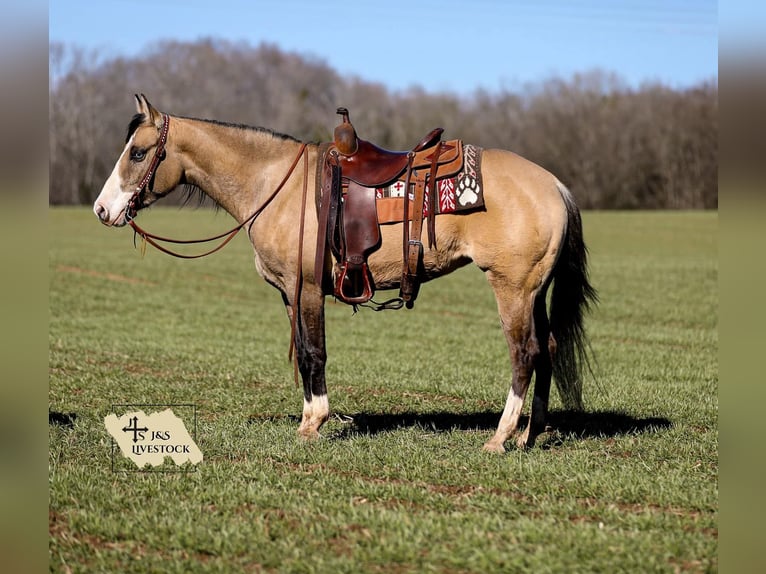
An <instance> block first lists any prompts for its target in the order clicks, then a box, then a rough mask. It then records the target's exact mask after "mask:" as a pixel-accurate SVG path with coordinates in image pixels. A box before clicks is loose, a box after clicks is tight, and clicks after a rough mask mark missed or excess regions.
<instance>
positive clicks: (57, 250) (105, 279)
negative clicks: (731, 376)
mask: <svg viewBox="0 0 766 574" xmlns="http://www.w3.org/2000/svg"><path fill="white" fill-rule="evenodd" d="M230 223H231V220H230V219H229V218H228V216H226V215H225V214H223V213H219V214H217V215H214V214H213V213H212V212H209V211H205V210H198V211H194V210H191V209H187V210H183V211H180V210H178V209H175V208H167V209H161V208H156V209H153V210H151V211H150V212H147V213H146V214H142V225H145V226H146V227H147V228H148V229H150V230H153V231H157V232H159V233H163V234H169V235H175V236H186V237H197V236H205V235H208V234H210V233H212V232H213V231H214V230H221V229H224V228H226V227H227V226H229V225H230ZM584 226H585V238H586V241H587V242H588V244H589V247H590V251H591V270H592V271H591V274H592V280H593V283H594V285H595V286H596V287H597V288H598V290H599V293H600V297H601V304H600V306H599V307H598V309H597V310H596V311H595V312H594V313H593V314H592V315H591V316H590V318H589V320H588V328H589V332H590V334H591V340H592V344H593V350H594V353H595V355H596V359H597V366H596V375H597V379H598V382H594V381H592V380H588V381H587V382H586V385H585V389H586V390H585V401H586V405H587V412H586V413H585V414H574V413H567V412H563V411H562V410H561V404H560V402H559V401H558V397H557V396H556V395H555V391H554V392H553V396H552V411H553V412H552V422H553V426H554V428H555V431H554V432H553V433H551V434H549V435H548V436H547V437H545V438H544V439H541V441H540V443H538V446H537V447H536V448H534V449H533V450H531V451H526V452H525V451H519V450H514V449H511V450H510V452H509V453H507V454H506V455H504V456H497V455H489V454H487V453H483V452H482V451H481V446H482V444H483V443H484V441H485V440H486V439H487V438H488V437H489V436H490V434H491V433H492V431H493V430H494V427H495V425H496V423H497V420H498V418H499V414H500V411H501V410H502V407H503V404H504V401H505V396H506V394H507V392H508V388H509V382H510V362H509V359H508V351H507V347H506V345H505V342H504V340H503V337H502V334H501V331H500V325H499V320H498V316H497V313H496V309H495V303H494V299H493V296H492V293H491V290H490V288H489V286H488V285H487V284H486V281H485V279H484V277H483V276H482V273H481V272H480V271H479V270H478V269H475V268H473V267H471V268H466V269H463V270H460V271H458V272H456V273H454V274H453V275H450V276H448V277H446V278H443V279H440V280H438V281H436V282H433V283H429V284H426V285H424V286H423V289H422V292H421V295H420V298H419V299H418V303H417V305H416V308H415V310H414V311H405V310H402V311H398V312H388V313H377V314H376V313H372V312H370V311H361V312H360V313H358V314H357V315H354V316H352V313H351V309H350V308H349V307H346V306H344V305H340V304H335V303H332V302H331V301H329V300H328V305H327V308H328V311H327V338H328V355H329V362H328V367H327V379H328V386H329V393H330V405H331V409H332V413H333V416H332V417H331V420H330V421H329V423H328V424H327V425H326V427H325V428H324V433H323V436H324V438H323V440H321V441H319V442H316V443H312V444H304V443H302V442H300V441H298V440H297V437H296V429H297V425H298V420H299V419H298V417H299V415H300V411H301V408H302V392H301V390H299V389H296V388H295V387H294V385H293V382H292V367H291V365H290V364H289V363H288V362H287V359H286V355H287V348H288V339H289V323H288V321H287V318H286V315H285V312H284V308H283V306H282V304H281V298H280V296H279V294H278V293H277V292H276V290H274V289H273V288H271V287H269V286H268V285H267V284H266V283H265V282H264V281H263V280H262V279H260V277H258V275H257V274H256V272H255V269H254V266H253V263H252V253H251V250H250V248H249V246H248V245H247V243H246V240H245V239H244V237H238V238H237V239H236V240H235V241H234V242H233V244H232V245H230V246H229V247H227V248H226V249H225V250H224V251H222V252H221V253H219V254H216V255H214V256H212V257H209V258H205V259H202V260H198V261H180V260H176V259H172V258H170V257H168V256H165V255H162V254H160V253H158V252H156V251H152V250H151V248H149V251H148V252H147V253H146V256H145V257H144V258H143V259H142V258H141V256H140V252H139V251H137V250H134V249H133V247H132V243H131V238H132V233H131V232H130V231H128V230H125V229H123V230H119V231H117V230H110V229H106V228H104V227H102V226H100V225H98V223H97V222H96V219H95V217H94V216H93V215H92V213H91V212H90V211H89V210H88V209H85V208H77V209H52V210H51V211H50V225H49V230H50V250H49V255H50V355H49V372H50V391H49V401H50V410H51V412H52V415H51V421H52V422H51V424H50V425H49V432H50V454H49V485H50V509H49V552H50V556H49V560H50V568H51V570H52V571H57V572H70V571H71V572H80V571H98V572H152V571H156V572H189V571H204V572H208V571H209V572H237V571H243V572H261V571H264V572H354V573H356V572H386V573H403V572H477V573H478V572H481V573H485V572H524V571H534V572H538V573H542V572H609V573H612V572H677V571H682V572H708V571H717V568H718V560H717V553H718V397H717V385H718V335H717V326H718V291H717V281H718V253H717V228H718V216H717V214H716V213H586V214H584ZM413 333H417V334H418V339H417V340H416V339H415V338H413V335H412V334H413ZM392 346H398V347H403V346H408V347H409V348H410V349H418V351H415V352H413V353H411V354H412V355H413V356H414V357H415V358H413V360H411V361H403V360H402V358H401V355H399V354H397V353H395V352H390V349H392V348H394V347H392ZM417 357H420V359H418V358H417ZM457 357H459V358H460V362H457V360H456V358H457ZM123 403H131V404H135V403H193V404H195V405H196V409H197V444H198V445H199V446H200V448H201V450H202V452H203V453H204V457H205V459H204V461H203V462H202V463H201V464H200V465H198V466H197V467H196V471H195V472H190V473H160V472H123V471H118V472H113V470H112V449H111V441H110V437H109V435H108V433H107V432H106V429H105V427H104V417H105V416H106V415H107V414H108V413H110V412H111V405H113V404H123ZM118 414H121V413H118ZM187 426H188V421H187ZM509 446H510V445H509ZM116 456H117V457H118V458H120V459H121V458H122V457H121V456H120V455H119V453H118V454H117V455H116ZM122 461H123V462H127V460H126V459H122ZM118 462H119V461H118ZM123 468H127V466H123Z"/></svg>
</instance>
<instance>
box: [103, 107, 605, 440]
mask: <svg viewBox="0 0 766 574" xmlns="http://www.w3.org/2000/svg"><path fill="white" fill-rule="evenodd" d="M135 100H136V114H135V116H134V117H133V119H132V120H131V121H130V123H129V126H128V133H127V138H126V143H125V147H124V149H123V151H122V153H121V154H120V156H119V158H118V159H117V162H116V164H115V166H114V168H113V170H112V172H111V175H109V177H108V179H107V180H106V182H105V184H104V186H103V189H102V190H101V192H100V194H99V195H98V198H97V199H96V201H95V203H94V206H93V211H94V212H95V214H96V216H97V217H98V219H99V221H100V222H101V223H102V224H104V225H106V226H109V227H122V226H124V225H126V224H127V223H129V222H132V220H133V219H134V218H135V217H136V216H137V214H138V212H139V211H140V210H141V209H144V208H146V207H148V206H149V205H151V204H153V203H154V202H155V201H157V200H159V199H160V198H162V197H164V196H165V195H167V194H168V193H170V192H171V191H172V190H174V189H175V188H176V187H177V186H179V185H189V186H192V187H193V188H197V189H199V190H201V191H202V192H204V193H205V194H206V195H207V196H209V197H210V198H211V199H212V200H213V201H214V202H215V203H216V204H217V205H218V206H220V207H221V208H223V209H224V210H225V211H226V212H228V213H229V214H230V215H231V216H232V217H233V218H234V219H235V220H237V221H238V222H239V223H240V225H245V224H246V230H247V234H248V237H249V239H250V242H251V244H252V247H253V250H254V258H255V268H256V270H257V272H258V273H259V274H260V275H261V276H262V277H263V279H265V280H266V281H267V282H268V283H269V284H270V285H272V286H273V287H275V288H276V289H278V290H279V292H280V293H281V295H282V299H283V302H284V305H285V308H286V311H287V315H288V318H289V319H290V320H291V322H292V324H293V327H294V328H293V334H292V337H291V340H292V341H291V344H292V345H294V349H295V354H296V360H295V362H296V377H297V373H299V374H300V378H301V380H302V384H303V399H304V400H303V412H302V417H301V421H300V425H299V427H298V435H299V437H301V438H303V439H306V440H313V439H317V438H318V437H319V436H320V435H319V430H320V427H322V425H323V424H324V423H325V422H326V421H327V420H328V418H329V415H330V407H329V401H328V396H327V385H326V381H325V364H326V361H327V353H326V348H325V319H324V303H325V297H326V296H327V295H330V294H332V290H331V288H330V289H328V285H332V281H333V273H334V266H333V262H332V259H331V257H330V254H329V250H328V252H327V253H326V257H325V265H324V266H323V267H321V266H317V267H316V268H317V269H319V270H320V271H319V275H321V276H315V275H317V273H316V272H315V270H314V269H315V266H314V255H315V254H314V250H312V247H315V246H316V243H315V240H316V237H317V232H318V215H317V210H315V209H311V208H309V209H308V210H307V209H306V208H305V206H306V194H307V190H308V193H309V197H314V196H313V193H314V191H315V188H316V186H317V183H316V178H315V177H314V174H315V172H316V168H317V162H318V161H320V160H319V145H318V144H316V143H303V142H300V141H299V140H297V139H295V138H293V137H291V136H287V135H284V134H280V133H278V132H275V131H272V130H270V129H266V128H261V127H250V126H244V125H238V124H230V123H224V122H219V121H215V120H205V119H197V118H190V117H183V116H172V115H168V114H165V113H161V112H159V111H158V110H157V109H155V108H154V107H153V106H152V104H151V103H150V102H149V100H148V99H147V98H146V96H144V95H143V94H140V95H136V96H135ZM299 161H302V162H303V164H304V165H303V169H296V165H297V163H298V162H299ZM481 172H482V176H483V181H484V201H485V208H484V209H483V210H476V211H471V212H469V213H467V214H441V215H438V216H437V217H436V222H435V230H436V237H437V240H438V241H437V245H436V246H434V247H433V248H429V249H427V250H426V251H425V252H424V254H423V280H424V281H429V280H432V279H436V278H438V277H441V276H443V275H445V274H447V273H450V272H452V271H454V270H455V269H458V268H460V267H463V266H465V265H467V264H468V263H470V262H473V263H474V264H476V265H477V266H478V267H479V268H480V269H481V270H482V271H483V272H484V274H485V276H486V278H487V281H488V282H489V284H490V286H491V288H492V290H493V291H494V295H495V299H496V302H497V309H498V313H499V315H500V322H501V326H502V331H503V333H504V335H505V339H506V341H507V344H508V348H509V352H510V360H511V367H512V376H511V386H510V390H509V392H508V395H507V399H506V402H505V406H504V409H503V412H502V415H501V416H500V420H499V423H498V426H497V429H496V431H495V432H494V434H493V435H492V436H491V438H489V440H487V441H486V443H485V444H484V446H483V449H484V450H486V451H489V452H496V453H502V452H505V446H504V445H505V443H506V441H508V440H509V439H510V438H511V437H512V435H514V434H516V433H517V431H519V432H518V437H517V440H516V444H517V446H518V447H519V448H529V447H532V446H533V445H534V444H535V440H536V438H537V437H538V436H539V435H540V434H541V433H542V432H544V431H545V429H546V421H547V416H548V402H549V394H550V386H551V379H552V378H553V380H555V382H556V386H557V388H558V391H559V394H560V396H561V398H562V402H563V405H564V407H565V408H566V409H571V410H582V409H583V404H582V379H583V374H584V371H585V367H587V366H588V363H589V361H588V355H589V345H588V339H587V335H586V331H585V325H584V318H585V315H586V313H587V311H588V310H589V309H591V308H592V306H593V305H594V304H595V303H597V301H598V296H597V292H596V290H595V289H594V287H593V286H592V285H591V283H590V281H589V271H588V261H587V258H588V253H587V248H586V245H585V242H584V239H583V229H582V221H581V216H580V212H579V209H578V207H577V205H576V204H575V201H574V199H573V197H572V195H571V193H570V192H569V190H568V189H567V188H566V187H565V186H564V185H563V184H562V183H561V182H560V181H559V180H558V179H557V178H556V177H555V176H554V175H552V174H551V173H549V172H548V171H546V170H545V169H543V168H542V167H540V166H538V165H536V164H534V163H533V162H531V161H529V160H526V159H524V158H522V157H521V156H519V155H517V154H515V153H513V152H511V151H506V150H501V149H486V150H484V154H483V159H482V163H481ZM301 206H303V209H301ZM402 225H403V224H401V223H398V224H396V223H395V224H392V225H385V226H381V228H382V229H381V236H382V242H381V247H380V249H379V250H378V251H376V252H375V253H373V254H371V255H370V258H369V270H370V272H371V274H372V276H373V277H374V281H375V285H376V286H377V288H379V289H394V288H397V287H398V286H399V284H400V281H401V266H402V247H401V236H402ZM298 227H300V228H301V230H300V231H301V233H296V230H297V229H298ZM551 286H552V290H551V294H550V303H549V304H548V303H547V298H546V297H547V294H548V290H549V288H550V287H551ZM549 306H550V314H549V311H548V307H549ZM533 374H534V376H535V384H534V395H533V398H532V404H531V414H530V416H529V422H528V424H527V425H526V428H525V429H523V430H522V429H520V418H521V415H522V410H523V406H524V403H525V399H526V396H527V391H528V389H529V387H530V384H531V381H532V376H533ZM296 380H297V378H296Z"/></svg>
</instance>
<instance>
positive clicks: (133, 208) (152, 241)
mask: <svg viewBox="0 0 766 574" xmlns="http://www.w3.org/2000/svg"><path fill="white" fill-rule="evenodd" d="M169 128H170V117H169V116H168V115H167V114H162V129H161V130H160V139H159V142H158V143H157V149H156V150H155V152H154V157H153V158H152V162H151V163H150V164H149V167H148V168H147V170H146V173H145V174H144V177H143V178H141V182H140V183H139V184H138V187H137V188H136V190H135V191H134V192H133V195H132V196H131V198H130V200H129V201H128V207H127V210H126V216H127V219H128V223H129V224H130V226H131V227H132V228H133V232H134V234H135V235H140V236H141V238H142V239H143V240H144V241H145V242H146V243H149V245H151V246H153V247H154V248H156V249H158V250H159V251H162V252H163V253H167V254H168V255H172V256H173V257H178V258H180V259H198V258H200V257H205V256H206V255H211V254H212V253H215V252H216V251H219V250H221V249H223V248H224V247H225V246H226V244H227V243H229V241H231V240H232V239H233V238H234V236H235V235H236V234H237V233H239V231H240V230H241V229H242V228H243V227H245V226H246V225H248V224H249V225H251V226H252V224H253V223H254V222H255V220H256V218H257V217H258V216H259V215H260V214H261V213H262V212H263V210H264V209H266V207H267V206H268V205H269V204H270V203H271V202H272V201H273V199H274V198H275V197H276V196H277V194H278V193H279V192H280V191H281V190H282V188H283V187H284V186H285V184H286V183H287V181H288V180H289V179H290V176H291V175H292V174H293V172H294V171H295V168H296V167H297V166H298V162H299V161H300V160H301V158H303V197H302V200H301V219H300V226H299V230H298V269H297V272H296V275H295V292H294V295H293V305H292V307H293V308H292V316H291V317H290V331H291V333H290V349H289V351H288V355H287V356H288V360H293V358H294V359H295V360H294V361H293V368H294V379H295V385H296V386H297V385H298V370H299V369H298V356H297V354H295V355H294V354H293V351H294V350H295V336H296V333H297V330H298V315H299V314H300V297H301V289H302V287H303V235H304V223H305V219H306V195H307V190H308V173H309V159H308V148H307V144H306V143H302V144H301V147H300V149H299V150H298V154H297V155H296V156H295V159H294V160H293V163H292V164H291V165H290V169H288V170H287V173H286V174H285V176H284V177H283V178H282V181H280V182H279V185H278V186H277V187H276V188H275V189H274V191H272V192H271V194H270V195H269V196H268V197H267V198H266V200H265V201H264V202H263V203H262V204H261V205H260V207H258V209H256V210H255V211H254V212H253V214H252V215H251V216H250V217H248V218H247V219H245V220H244V221H243V222H242V223H240V224H239V225H237V226H236V227H234V228H232V229H230V230H229V231H224V232H223V233H219V234H218V235H214V236H213V237H207V238H205V239H171V238H170V237H163V236H161V235H155V234H154V233H149V232H148V231H146V230H145V229H143V228H142V227H141V226H139V225H138V224H137V223H136V221H135V217H136V214H137V212H138V208H137V202H138V197H139V195H140V194H141V192H143V191H144V189H146V187H147V186H148V185H149V182H151V180H152V178H153V177H154V174H155V172H156V171H157V167H159V165H160V162H161V161H162V160H163V159H165V144H166V143H167V139H168V130H169ZM135 235H134V242H135ZM222 238H225V239H224V240H223V241H222V242H221V243H220V244H219V245H217V246H216V247H214V248H213V249H211V250H209V251H206V252H204V253H199V254H197V255H185V254H183V253H178V252H175V251H172V250H171V249H168V248H167V247H164V246H162V245H160V243H158V242H162V243H174V244H176V245H189V244H193V243H209V242H211V241H215V240H217V239H222Z"/></svg>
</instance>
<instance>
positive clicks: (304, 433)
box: [298, 429, 320, 442]
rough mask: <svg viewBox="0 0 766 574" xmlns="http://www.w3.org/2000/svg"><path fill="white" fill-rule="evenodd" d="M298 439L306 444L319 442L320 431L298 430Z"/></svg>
mask: <svg viewBox="0 0 766 574" xmlns="http://www.w3.org/2000/svg"><path fill="white" fill-rule="evenodd" d="M298 438H300V439H301V440H303V441H306V442H313V441H315V440H319V438H320V437H319V431H317V430H314V429H298Z"/></svg>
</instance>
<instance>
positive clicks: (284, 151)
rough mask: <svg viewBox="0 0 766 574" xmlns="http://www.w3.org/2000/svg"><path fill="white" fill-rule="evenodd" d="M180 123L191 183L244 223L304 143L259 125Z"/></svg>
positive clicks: (182, 147) (195, 121)
mask: <svg viewBox="0 0 766 574" xmlns="http://www.w3.org/2000/svg"><path fill="white" fill-rule="evenodd" d="M179 122H180V124H181V129H180V130H179V136H180V137H179V148H180V149H183V150H184V151H183V154H182V155H183V164H184V165H183V169H184V176H185V178H186V181H188V182H189V183H191V184H193V185H195V186H197V187H199V188H200V189H201V190H202V191H204V192H205V194H207V195H208V196H209V197H210V198H211V199H212V200H213V201H215V202H216V203H217V204H218V205H220V206H221V207H222V208H223V209H225V210H226V211H228V212H229V213H230V214H231V215H232V216H233V217H234V218H235V219H237V220H238V221H240V222H241V221H243V220H244V219H246V218H247V217H249V216H250V215H251V214H252V213H253V212H254V211H255V209H257V208H258V207H259V206H260V204H261V203H262V202H263V201H264V200H265V199H266V197H267V196H268V194H269V193H270V192H271V191H273V189H274V188H276V186H277V185H278V183H279V180H280V179H281V178H282V176H283V175H284V172H286V171H287V169H288V168H289V165H290V163H291V161H292V160H293V156H294V155H295V153H297V150H298V148H299V146H300V144H299V143H297V142H295V141H293V140H289V139H283V138H280V137H279V136H274V135H272V134H271V133H269V132H266V131H261V130H257V129H247V128H239V127H233V126H226V125H220V124H216V123H212V122H206V121H202V120H188V119H183V120H179ZM282 165H284V166H285V167H284V168H282V167H281V166H282Z"/></svg>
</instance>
